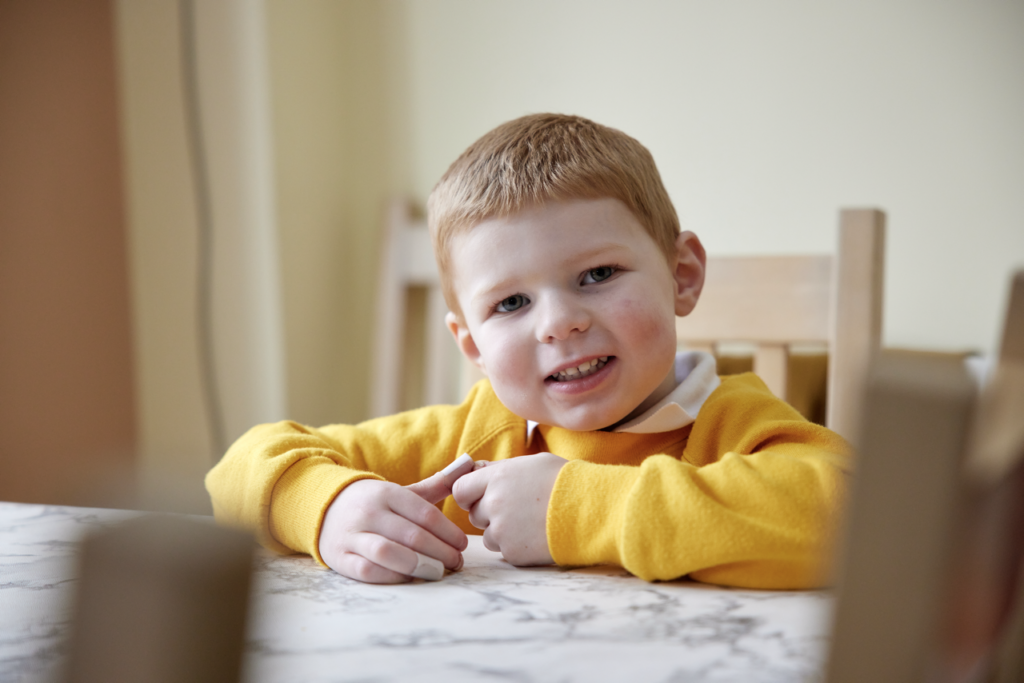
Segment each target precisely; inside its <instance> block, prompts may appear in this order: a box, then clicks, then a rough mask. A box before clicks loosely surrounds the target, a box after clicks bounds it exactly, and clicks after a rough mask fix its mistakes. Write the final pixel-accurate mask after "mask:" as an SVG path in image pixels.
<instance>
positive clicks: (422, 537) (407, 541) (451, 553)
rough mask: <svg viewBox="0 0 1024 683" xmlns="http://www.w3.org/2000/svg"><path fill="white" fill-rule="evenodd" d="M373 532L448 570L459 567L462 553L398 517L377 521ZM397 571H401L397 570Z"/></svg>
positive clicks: (391, 516) (387, 517) (421, 528)
mask: <svg viewBox="0 0 1024 683" xmlns="http://www.w3.org/2000/svg"><path fill="white" fill-rule="evenodd" d="M435 509H436V508H435ZM374 531H375V532H376V533H377V534H379V535H381V536H383V537H384V538H387V539H388V540H391V541H394V542H395V543H397V544H399V545H401V546H403V547H405V548H408V549H409V550H412V551H414V552H417V553H420V554H422V555H425V556H427V557H431V558H433V559H434V560H437V561H438V562H440V563H442V564H443V565H444V566H445V567H448V568H449V569H453V570H454V569H455V568H456V567H458V566H459V558H460V557H462V553H460V552H459V551H458V550H456V549H455V548H453V547H452V546H451V545H449V544H447V543H445V542H444V541H442V540H441V539H439V538H438V537H437V536H435V535H434V534H432V533H430V532H429V531H427V530H426V529H424V528H423V527H421V526H419V525H418V524H413V523H412V522H410V521H409V520H407V519H405V518H404V517H402V516H400V515H397V514H396V515H387V516H386V517H383V518H381V519H379V520H377V522H376V524H375V525H374ZM398 571H402V569H401V568H398ZM407 573H408V572H407Z"/></svg>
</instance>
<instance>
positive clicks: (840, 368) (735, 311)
mask: <svg viewBox="0 0 1024 683" xmlns="http://www.w3.org/2000/svg"><path fill="white" fill-rule="evenodd" d="M884 261H885V214H884V213H883V212H881V211H878V210H875V209H845V210H843V211H841V212H840V218H839V241H838V247H837V249H836V255H835V256H834V257H833V256H828V255H823V256H750V257H712V258H709V259H708V266H707V275H706V278H705V284H704V292H703V293H702V294H701V299H700V302H699V303H698V305H697V308H696V310H694V312H693V313H691V314H690V315H688V316H686V317H685V318H678V319H677V320H676V333H677V337H678V339H679V341H680V343H681V344H683V345H685V346H686V347H687V348H692V349H700V350H706V351H712V352H713V351H714V350H715V347H716V346H717V345H718V344H721V343H723V342H745V343H750V344H754V345H755V349H756V351H755V353H754V372H756V373H757V374H758V375H759V376H760V377H761V379H763V380H764V381H765V383H766V384H767V385H768V388H769V389H771V390H772V392H773V393H775V394H776V395H777V396H779V397H780V398H783V399H787V398H788V394H789V391H788V387H787V377H788V375H789V372H788V365H789V350H790V347H791V346H793V345H800V344H820V345H823V346H827V347H828V354H829V371H828V394H827V416H826V425H827V426H828V427H829V428H831V429H833V430H834V431H836V432H838V433H840V434H842V435H843V436H846V437H850V436H852V435H853V433H854V431H855V429H856V425H857V420H858V416H857V412H858V410H859V405H860V403H859V396H860V395H861V392H862V388H863V377H864V373H865V372H866V370H867V367H868V362H869V359H870V358H871V356H872V355H873V354H874V353H875V352H877V350H878V349H879V347H880V345H881V337H882V289H883V271H884Z"/></svg>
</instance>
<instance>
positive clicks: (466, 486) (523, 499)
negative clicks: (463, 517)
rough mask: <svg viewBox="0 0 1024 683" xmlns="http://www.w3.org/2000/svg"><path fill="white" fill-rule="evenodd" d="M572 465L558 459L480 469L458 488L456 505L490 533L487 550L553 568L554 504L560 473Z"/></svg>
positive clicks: (544, 456) (530, 458) (541, 457)
mask: <svg viewBox="0 0 1024 683" xmlns="http://www.w3.org/2000/svg"><path fill="white" fill-rule="evenodd" d="M568 462H569V461H568V460H566V459H565V458H560V457H558V456H557V455H554V454H552V453H538V454H537V455H524V456H521V457H518V458H513V459H511V460H502V461H500V462H494V463H487V464H486V466H482V465H483V463H480V462H478V463H477V469H476V470H475V471H473V472H472V473H470V474H467V475H465V476H464V477H462V478H461V479H459V481H458V482H456V484H455V486H453V487H452V495H454V496H455V502H456V503H458V504H459V507H461V508H462V509H463V510H468V511H469V521H470V522H471V523H472V524H473V526H475V527H477V528H478V529H483V530H484V547H485V548H487V549H488V550H493V551H495V552H500V553H501V554H502V556H504V558H505V559H506V560H508V561H509V562H510V563H511V564H514V565H516V566H519V567H526V566H532V565H540V564H551V563H553V562H554V559H552V557H551V553H550V552H549V551H548V537H547V526H546V522H547V515H548V501H550V500H551V491H552V489H554V488H555V479H557V478H558V473H559V472H560V471H561V470H562V468H563V467H565V465H566V464H567V463H568Z"/></svg>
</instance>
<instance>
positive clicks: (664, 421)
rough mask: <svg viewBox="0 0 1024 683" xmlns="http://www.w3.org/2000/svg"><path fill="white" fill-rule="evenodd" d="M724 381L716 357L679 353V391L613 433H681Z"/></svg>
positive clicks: (529, 429)
mask: <svg viewBox="0 0 1024 683" xmlns="http://www.w3.org/2000/svg"><path fill="white" fill-rule="evenodd" d="M719 384H721V380H720V379H718V372H717V367H716V365H715V357H714V356H712V355H711V354H710V353H705V352H703V351H680V352H679V353H677V354H676V388H675V389H673V390H672V392H671V393H670V394H669V395H668V396H666V397H665V398H663V399H661V400H660V401H658V402H657V403H655V404H654V405H653V406H651V407H650V408H648V409H647V410H646V411H644V413H643V414H642V415H638V416H636V417H634V418H633V419H632V420H630V421H629V422H626V423H625V424H621V425H619V426H618V427H616V428H615V429H613V430H612V431H613V432H625V433H627V434H656V433H659V432H670V431H673V430H675V429H681V428H683V427H685V426H686V425H688V424H690V423H692V422H693V421H694V420H695V419H697V413H698V412H700V407H701V406H702V405H704V401H706V400H708V396H710V395H711V392H713V391H714V390H715V389H717V388H718V385H719ZM536 428H537V423H536V422H534V421H533V420H527V421H526V442H527V443H529V442H530V439H531V438H532V437H533V431H534V430H535V429H536Z"/></svg>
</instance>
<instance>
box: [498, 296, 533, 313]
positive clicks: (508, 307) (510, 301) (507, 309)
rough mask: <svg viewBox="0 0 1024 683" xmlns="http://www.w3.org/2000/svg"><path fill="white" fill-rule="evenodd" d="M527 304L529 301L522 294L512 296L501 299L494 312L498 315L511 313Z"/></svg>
mask: <svg viewBox="0 0 1024 683" xmlns="http://www.w3.org/2000/svg"><path fill="white" fill-rule="evenodd" d="M528 303H530V300H529V299H527V298H526V297H525V296H523V295H522V294H513V295H512V296H510V297H506V298H504V299H502V300H501V301H500V302H499V303H498V307H497V308H496V309H495V310H496V311H498V312H499V313H511V312H512V311H515V310H518V309H520V308H522V307H523V306H525V305H526V304H528Z"/></svg>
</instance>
